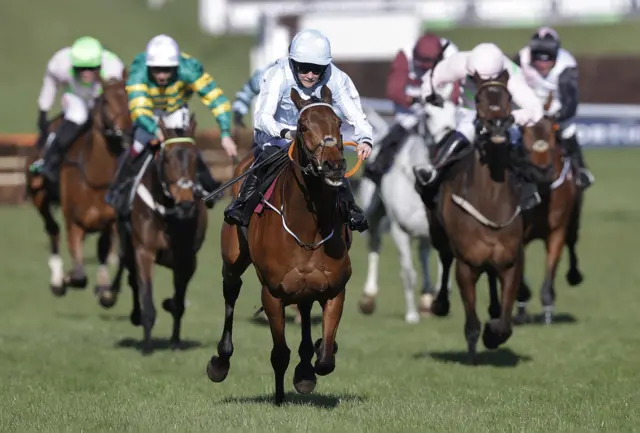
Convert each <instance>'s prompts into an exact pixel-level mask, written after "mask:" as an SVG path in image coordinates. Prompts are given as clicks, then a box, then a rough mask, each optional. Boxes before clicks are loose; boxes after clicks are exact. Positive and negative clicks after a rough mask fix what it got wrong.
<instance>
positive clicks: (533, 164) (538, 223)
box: [514, 94, 582, 324]
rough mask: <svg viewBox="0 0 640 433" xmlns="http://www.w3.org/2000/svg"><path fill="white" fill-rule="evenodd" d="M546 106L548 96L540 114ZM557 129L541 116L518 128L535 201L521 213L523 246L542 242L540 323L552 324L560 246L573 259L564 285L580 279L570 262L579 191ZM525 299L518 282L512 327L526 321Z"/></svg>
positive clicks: (526, 291)
mask: <svg viewBox="0 0 640 433" xmlns="http://www.w3.org/2000/svg"><path fill="white" fill-rule="evenodd" d="M550 102H551V94H550V95H549V99H548V101H547V104H546V105H545V111H546V110H548V108H549V105H550ZM557 130H558V125H557V124H555V123H554V122H553V120H551V119H550V118H549V117H547V116H545V117H544V118H542V119H541V120H540V121H539V122H538V123H536V124H535V125H533V126H531V127H525V128H523V130H522V145H523V147H524V150H525V153H526V154H528V155H529V158H528V160H527V163H528V164H527V165H528V167H527V169H528V170H529V171H530V172H531V174H530V175H529V176H530V177H531V178H532V179H533V180H535V181H536V183H537V184H538V192H539V194H540V199H541V202H540V204H539V205H538V206H536V207H535V208H534V209H532V210H531V211H530V214H529V213H528V215H526V218H525V242H526V244H529V243H530V242H531V241H533V240H535V239H541V240H543V241H544V243H545V247H546V251H547V257H546V265H545V278H544V282H543V284H542V287H541V289H540V298H541V302H542V307H543V312H544V322H545V323H547V324H550V323H551V322H552V321H553V305H554V301H555V287H554V280H555V275H556V270H557V267H558V263H559V262H560V259H561V257H562V250H563V248H564V245H565V243H566V244H567V245H568V246H569V251H570V255H572V257H574V259H572V260H571V263H570V269H569V272H568V273H567V281H568V282H569V284H572V283H575V284H579V283H580V282H581V280H582V275H581V273H580V271H579V270H578V266H577V258H575V257H576V256H575V242H576V241H577V234H578V233H577V229H578V220H577V218H579V213H580V207H581V191H580V189H579V188H578V187H577V185H576V183H575V182H574V174H573V173H572V171H571V161H570V160H569V159H568V158H567V157H566V156H565V155H564V153H563V152H562V149H561V147H560V146H558V145H557V143H556V135H557ZM572 250H573V254H571V251H572ZM575 284H572V285H575ZM530 298H531V291H530V289H529V287H528V285H527V284H526V282H525V280H524V278H523V279H522V282H521V284H520V290H519V292H518V296H517V313H516V316H515V317H514V321H515V323H517V324H522V323H526V322H528V321H530V317H529V315H528V314H527V312H526V306H527V303H528V301H529V300H530Z"/></svg>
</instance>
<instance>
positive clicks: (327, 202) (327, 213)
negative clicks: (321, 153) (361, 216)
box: [281, 165, 339, 239]
mask: <svg viewBox="0 0 640 433" xmlns="http://www.w3.org/2000/svg"><path fill="white" fill-rule="evenodd" d="M283 174H284V176H282V178H283V179H282V181H281V182H284V184H283V186H282V191H283V194H282V197H281V200H282V201H283V202H284V216H285V219H286V221H287V225H288V226H289V228H291V230H293V231H294V232H295V233H296V234H297V235H298V236H300V235H302V236H305V237H304V238H303V239H310V237H314V236H315V234H316V233H318V232H319V233H320V235H321V236H322V237H325V236H327V235H328V234H329V233H330V232H331V230H332V229H334V228H335V226H336V225H337V223H338V222H339V218H338V215H337V206H336V203H337V194H338V192H337V190H335V189H332V188H330V187H329V186H328V185H326V184H325V183H324V181H323V180H322V179H321V178H319V177H312V176H308V175H304V174H303V173H302V172H301V171H300V168H299V167H297V166H295V165H290V166H289V167H288V168H286V169H285V173H283ZM310 221H314V223H313V224H311V223H310Z"/></svg>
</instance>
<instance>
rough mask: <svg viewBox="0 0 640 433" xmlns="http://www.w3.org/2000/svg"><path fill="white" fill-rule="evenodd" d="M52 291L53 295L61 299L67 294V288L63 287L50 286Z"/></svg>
mask: <svg viewBox="0 0 640 433" xmlns="http://www.w3.org/2000/svg"><path fill="white" fill-rule="evenodd" d="M49 288H50V289H51V293H53V294H54V295H55V296H57V297H61V296H64V295H66V294H67V288H66V287H65V286H64V285H62V286H54V285H53V284H52V285H50V286H49Z"/></svg>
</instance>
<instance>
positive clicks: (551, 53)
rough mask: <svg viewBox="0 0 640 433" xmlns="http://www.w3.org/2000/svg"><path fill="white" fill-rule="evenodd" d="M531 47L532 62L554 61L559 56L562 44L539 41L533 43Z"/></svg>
mask: <svg viewBox="0 0 640 433" xmlns="http://www.w3.org/2000/svg"><path fill="white" fill-rule="evenodd" d="M529 47H530V48H531V59H532V60H546V61H549V60H550V61H554V60H555V59H556V57H557V56H558V50H559V49H560V44H559V43H558V42H557V41H554V40H549V39H538V40H533V41H531V43H530V44H529Z"/></svg>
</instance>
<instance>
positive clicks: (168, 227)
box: [100, 115, 208, 355]
mask: <svg viewBox="0 0 640 433" xmlns="http://www.w3.org/2000/svg"><path fill="white" fill-rule="evenodd" d="M158 126H159V127H160V129H161V131H162V133H163V135H164V137H165V141H164V142H162V143H161V144H160V149H159V150H158V151H157V152H155V158H154V157H153V155H149V156H147V159H146V160H145V161H144V163H143V167H142V169H141V170H140V173H139V174H138V176H137V178H136V179H135V180H134V182H135V183H134V186H133V188H132V196H131V197H130V206H131V214H130V219H129V220H128V221H121V222H120V223H119V229H120V231H121V239H122V242H123V248H122V250H121V251H122V252H123V256H122V257H121V262H122V263H124V264H125V266H126V269H127V271H128V273H129V275H128V283H129V286H130V287H131V290H132V292H133V309H132V311H131V315H130V320H131V323H132V324H133V325H134V326H142V327H143V340H142V344H141V351H142V353H143V354H145V355H147V354H150V353H152V352H153V343H152V340H151V331H152V328H153V326H154V324H155V320H156V309H155V306H154V302H153V269H154V264H159V265H160V266H163V267H165V268H168V269H171V270H172V271H173V287H174V292H173V297H171V298H167V299H165V300H164V301H163V302H162V308H163V309H164V310H165V311H167V312H168V313H170V314H171V315H172V316H173V331H172V334H171V339H170V347H171V348H172V349H174V350H180V349H182V347H183V345H182V341H181V338H180V328H181V323H182V316H183V314H184V310H185V296H186V292H187V287H188V285H189V282H190V281H191V278H192V277H193V274H194V273H195V271H196V266H197V253H198V251H199V250H200V248H201V247H202V244H203V243H204V240H205V236H206V232H207V224H208V219H207V211H206V208H205V205H204V202H203V201H202V200H201V198H202V196H203V191H201V190H199V189H198V186H197V185H198V184H197V182H196V162H197V161H196V158H197V155H198V149H197V147H196V141H195V138H194V137H195V128H196V122H195V117H194V115H192V116H191V119H190V123H189V127H188V128H187V129H186V130H181V129H167V128H166V127H165V126H164V124H163V122H162V120H160V121H159V122H158ZM154 145H155V146H158V144H157V143H156V144H154ZM118 290H119V285H116V283H115V282H114V283H113V284H112V286H111V287H107V288H105V289H104V290H103V291H102V292H101V293H100V303H101V304H103V306H107V305H105V304H110V305H113V304H115V301H116V297H117V294H118Z"/></svg>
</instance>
